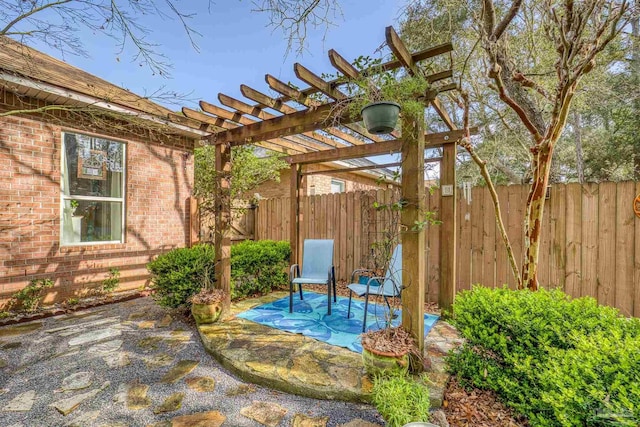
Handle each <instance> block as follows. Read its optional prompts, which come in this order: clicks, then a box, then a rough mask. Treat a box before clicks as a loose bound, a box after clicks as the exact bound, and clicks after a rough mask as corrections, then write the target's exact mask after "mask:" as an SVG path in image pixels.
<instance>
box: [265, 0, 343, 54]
mask: <svg viewBox="0 0 640 427" xmlns="http://www.w3.org/2000/svg"><path fill="white" fill-rule="evenodd" d="M253 5H254V9H253V11H254V12H261V13H266V14H267V15H268V17H269V26H271V27H273V28H274V30H276V29H280V30H282V31H283V32H284V34H285V37H286V39H287V52H286V54H288V53H289V52H290V51H291V50H292V49H293V50H295V51H296V53H298V54H301V53H302V52H303V51H304V50H305V48H306V45H307V35H308V31H309V29H311V30H317V29H318V28H321V29H322V31H323V32H324V35H326V34H327V31H328V30H329V28H330V27H331V26H332V25H334V22H335V20H336V19H338V18H340V17H341V16H342V9H341V8H340V1H339V0H254V1H253Z"/></svg>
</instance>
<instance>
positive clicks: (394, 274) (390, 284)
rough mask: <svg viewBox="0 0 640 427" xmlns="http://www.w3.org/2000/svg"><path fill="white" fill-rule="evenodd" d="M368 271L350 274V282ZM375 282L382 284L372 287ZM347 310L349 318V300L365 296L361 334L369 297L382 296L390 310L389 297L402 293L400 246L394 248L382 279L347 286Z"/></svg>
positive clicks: (365, 323) (364, 327)
mask: <svg viewBox="0 0 640 427" xmlns="http://www.w3.org/2000/svg"><path fill="white" fill-rule="evenodd" d="M370 271H371V270H368V269H358V270H355V271H354V272H353V273H352V274H351V282H354V280H355V276H356V274H358V275H360V274H361V273H364V272H370ZM375 282H378V283H380V282H382V284H381V285H378V286H376V285H372V284H373V283H375ZM347 288H349V308H348V310H347V318H349V317H351V298H352V297H353V294H354V293H355V294H356V295H358V296H359V297H362V296H365V300H364V319H363V320H362V332H364V331H365V329H366V328H367V309H368V308H369V295H374V296H382V297H383V298H384V301H385V302H386V303H387V307H389V309H391V306H390V304H389V297H392V298H393V297H398V296H400V293H401V291H402V245H398V246H396V248H395V249H394V250H393V254H392V255H391V260H390V261H389V268H387V271H386V274H385V276H384V277H371V278H369V280H367V284H366V285H364V284H361V283H351V284H350V285H349V286H347Z"/></svg>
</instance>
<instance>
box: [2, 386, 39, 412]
mask: <svg viewBox="0 0 640 427" xmlns="http://www.w3.org/2000/svg"><path fill="white" fill-rule="evenodd" d="M35 399H36V391H35V390H29V391H26V392H24V393H21V394H19V395H17V396H16V397H14V398H13V399H12V400H11V401H9V402H8V403H7V404H6V405H5V406H4V408H2V410H3V411H7V412H26V411H30V410H31V407H32V406H33V402H34V401H35Z"/></svg>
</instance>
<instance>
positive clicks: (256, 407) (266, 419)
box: [240, 401, 287, 427]
mask: <svg viewBox="0 0 640 427" xmlns="http://www.w3.org/2000/svg"><path fill="white" fill-rule="evenodd" d="M240 413H241V414H242V415H244V416H245V417H247V418H251V419H252V420H255V421H257V422H259V423H260V424H262V425H264V426H267V427H276V426H277V425H278V424H280V422H281V421H282V419H283V418H284V416H285V415H286V413H287V410H286V409H285V408H283V407H282V406H280V405H278V404H277V403H272V402H259V401H255V402H253V403H252V404H251V405H250V406H247V407H245V408H242V409H241V410H240Z"/></svg>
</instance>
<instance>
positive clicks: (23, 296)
mask: <svg viewBox="0 0 640 427" xmlns="http://www.w3.org/2000/svg"><path fill="white" fill-rule="evenodd" d="M51 287H53V280H51V279H33V280H32V281H31V282H29V284H28V285H27V286H25V287H24V288H22V289H20V290H19V291H18V292H16V293H14V294H13V298H14V299H15V300H16V301H18V302H19V303H20V305H21V306H22V308H23V309H24V310H25V311H28V312H32V311H36V310H37V309H38V306H39V305H40V301H41V300H42V293H43V291H44V290H45V289H48V288H51Z"/></svg>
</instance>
